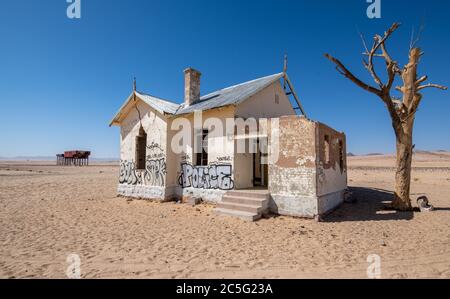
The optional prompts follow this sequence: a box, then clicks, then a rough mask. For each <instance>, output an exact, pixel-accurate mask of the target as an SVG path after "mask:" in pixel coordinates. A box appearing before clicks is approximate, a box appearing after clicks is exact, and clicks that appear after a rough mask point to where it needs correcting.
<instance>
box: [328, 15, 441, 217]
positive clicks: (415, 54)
mask: <svg viewBox="0 0 450 299" xmlns="http://www.w3.org/2000/svg"><path fill="white" fill-rule="evenodd" d="M399 26H400V24H399V23H394V24H393V25H392V27H391V28H389V30H388V31H386V32H385V33H384V36H380V35H375V37H374V43H373V46H372V48H371V49H370V50H369V48H368V47H367V45H366V43H365V42H364V39H363V38H362V40H363V44H364V48H365V53H364V56H367V60H365V59H363V63H364V66H365V68H366V69H367V70H368V72H369V73H370V75H371V76H372V78H373V80H374V81H375V83H376V84H377V87H374V86H372V85H370V84H367V83H365V82H363V81H362V80H360V79H358V78H357V77H356V76H355V75H353V74H352V73H351V72H350V71H349V70H348V69H347V68H346V67H345V66H344V65H343V64H342V63H341V62H340V61H339V60H338V59H336V58H334V57H332V56H331V55H329V54H325V56H326V57H327V58H328V59H329V60H330V61H332V62H333V63H334V64H336V69H337V70H338V72H339V73H341V74H342V75H344V76H345V77H346V78H348V79H349V80H351V81H352V82H353V83H355V84H356V85H358V86H359V87H361V88H363V89H365V90H367V91H369V92H371V93H373V94H375V95H377V96H378V97H379V98H381V100H382V101H383V102H384V104H385V105H386V107H387V109H388V112H389V115H390V117H391V119H392V126H393V128H394V131H395V136H396V144H397V161H396V175H395V198H394V201H393V202H392V207H393V208H394V209H396V210H401V211H409V210H412V205H411V198H410V186H411V164H412V155H413V147H414V146H413V128H414V120H415V114H416V112H417V109H418V107H419V105H420V102H421V100H422V94H421V91H422V90H424V89H425V88H439V89H442V90H447V87H445V86H441V85H437V84H423V83H424V82H425V81H426V80H427V79H428V77H427V76H423V77H420V78H418V76H417V67H418V64H419V60H420V57H421V56H422V55H423V53H422V52H421V50H420V49H419V48H417V47H415V46H414V45H411V47H410V50H409V61H408V64H406V65H405V66H404V67H403V69H401V68H400V67H399V66H398V63H397V61H395V60H393V59H392V57H391V56H390V55H389V53H388V51H387V49H386V42H387V40H388V39H389V37H390V36H391V35H392V34H393V33H394V32H395V31H396V30H397V29H398V28H399ZM361 37H362V36H361ZM377 58H381V59H384V61H385V63H386V72H387V82H382V80H381V79H380V77H379V76H378V74H377V72H376V70H375V67H374V59H377ZM397 76H398V77H399V78H400V79H401V81H402V82H403V86H400V87H395V89H396V90H398V91H399V92H401V93H402V97H401V98H399V99H396V98H394V97H393V96H392V95H391V93H392V89H393V85H394V82H395V79H396V77H397Z"/></svg>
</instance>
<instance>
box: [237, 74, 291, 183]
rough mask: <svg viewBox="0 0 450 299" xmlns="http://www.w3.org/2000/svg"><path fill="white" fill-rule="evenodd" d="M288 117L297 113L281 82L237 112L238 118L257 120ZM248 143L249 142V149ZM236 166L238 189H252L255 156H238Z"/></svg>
mask: <svg viewBox="0 0 450 299" xmlns="http://www.w3.org/2000/svg"><path fill="white" fill-rule="evenodd" d="M287 115H295V111H294V109H293V108H292V105H291V103H290V101H289V98H288V97H287V96H286V93H285V92H284V90H283V88H282V87H281V84H280V82H279V81H277V82H274V83H273V84H271V85H270V86H268V87H266V88H265V89H263V90H261V91H259V92H258V93H256V94H255V95H253V96H252V97H250V98H249V99H247V100H246V101H244V102H243V103H241V104H239V105H237V106H236V112H235V116H236V118H243V119H247V118H255V119H256V120H259V119H269V118H275V117H280V116H287ZM248 143H249V142H248V140H247V146H246V148H247V149H248ZM235 151H237V146H236V150H235ZM234 164H235V182H236V189H246V188H252V187H253V154H252V153H248V152H247V153H239V154H236V155H235V163H234Z"/></svg>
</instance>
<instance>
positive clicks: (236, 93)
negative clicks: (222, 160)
mask: <svg viewBox="0 0 450 299" xmlns="http://www.w3.org/2000/svg"><path fill="white" fill-rule="evenodd" d="M283 76H284V73H278V74H274V75H271V76H267V77H263V78H259V79H256V80H252V81H248V82H245V83H241V84H238V85H234V86H231V87H227V88H224V89H221V90H218V91H215V92H212V93H210V94H207V95H205V96H202V97H201V98H200V100H198V101H197V102H195V103H193V104H192V105H190V106H188V107H185V106H184V104H181V105H180V104H176V103H173V102H169V101H167V100H163V99H160V98H157V97H154V96H151V95H148V94H145V93H142V92H137V91H135V94H136V96H137V97H138V98H140V99H141V100H142V101H144V102H145V103H147V105H149V106H150V107H152V108H153V109H155V110H157V111H158V112H160V113H162V114H172V115H180V114H187V113H192V112H194V111H199V110H200V111H204V110H209V109H214V108H220V107H225V106H229V105H237V104H239V103H241V102H243V101H245V100H247V99H248V98H249V97H251V96H252V95H255V94H256V93H258V92H259V91H261V90H263V89H264V88H266V87H267V86H269V85H270V84H272V83H274V82H276V81H277V80H280V79H281V78H282V77H283ZM131 100H133V93H132V94H131V95H130V96H129V97H128V99H127V101H126V102H125V103H124V104H123V105H122V107H121V108H120V109H119V111H118V112H117V114H116V115H115V116H114V118H113V120H112V121H111V124H110V125H113V124H115V123H116V122H117V121H118V119H119V118H120V116H121V113H122V110H123V109H124V108H125V107H126V106H127V105H128V103H129V102H130V101H131Z"/></svg>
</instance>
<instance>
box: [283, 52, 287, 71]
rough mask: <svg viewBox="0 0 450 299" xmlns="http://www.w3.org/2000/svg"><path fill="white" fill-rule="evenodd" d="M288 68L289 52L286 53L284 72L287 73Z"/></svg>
mask: <svg viewBox="0 0 450 299" xmlns="http://www.w3.org/2000/svg"><path fill="white" fill-rule="evenodd" d="M287 68H288V56H287V54H284V67H283V73H285V74H286V72H287Z"/></svg>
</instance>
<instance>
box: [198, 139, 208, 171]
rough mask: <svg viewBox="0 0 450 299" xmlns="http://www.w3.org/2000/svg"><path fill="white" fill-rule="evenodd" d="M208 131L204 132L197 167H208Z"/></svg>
mask: <svg viewBox="0 0 450 299" xmlns="http://www.w3.org/2000/svg"><path fill="white" fill-rule="evenodd" d="M208 133H209V131H208V130H203V131H202V149H201V152H200V153H196V155H197V159H196V166H208Z"/></svg>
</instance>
